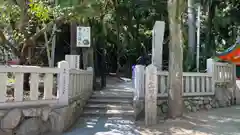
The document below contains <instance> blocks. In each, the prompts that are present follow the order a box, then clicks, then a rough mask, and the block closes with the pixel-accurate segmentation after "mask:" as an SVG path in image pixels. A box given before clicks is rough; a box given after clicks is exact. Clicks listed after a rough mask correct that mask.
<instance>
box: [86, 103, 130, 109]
mask: <svg viewBox="0 0 240 135" xmlns="http://www.w3.org/2000/svg"><path fill="white" fill-rule="evenodd" d="M85 108H89V109H90V108H95V109H122V110H133V106H131V105H128V104H122V105H121V104H87V105H86V106H85Z"/></svg>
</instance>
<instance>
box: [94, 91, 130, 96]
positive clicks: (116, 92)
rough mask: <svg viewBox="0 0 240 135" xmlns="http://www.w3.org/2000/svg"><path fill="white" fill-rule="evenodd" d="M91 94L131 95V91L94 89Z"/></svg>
mask: <svg viewBox="0 0 240 135" xmlns="http://www.w3.org/2000/svg"><path fill="white" fill-rule="evenodd" d="M93 95H98V96H106V95H109V96H120V95H121V96H126V97H133V92H118V91H94V92H93Z"/></svg>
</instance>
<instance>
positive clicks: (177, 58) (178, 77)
mask: <svg viewBox="0 0 240 135" xmlns="http://www.w3.org/2000/svg"><path fill="white" fill-rule="evenodd" d="M184 5H185V3H184V0H168V17H169V23H170V24H169V30H170V44H169V84H168V85H169V89H168V116H169V118H176V117H179V116H182V113H183V100H182V72H183V48H182V44H183V43H182V31H181V27H182V23H181V20H182V19H181V18H182V17H181V16H182V13H183V12H184Z"/></svg>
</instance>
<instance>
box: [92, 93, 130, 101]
mask: <svg viewBox="0 0 240 135" xmlns="http://www.w3.org/2000/svg"><path fill="white" fill-rule="evenodd" d="M91 98H99V99H100V98H108V99H116V98H117V99H129V100H132V99H133V95H127V94H93V95H92V96H91Z"/></svg>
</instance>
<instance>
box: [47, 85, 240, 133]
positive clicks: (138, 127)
mask: <svg viewBox="0 0 240 135" xmlns="http://www.w3.org/2000/svg"><path fill="white" fill-rule="evenodd" d="M112 84H116V82H114V83H112ZM125 84H126V83H125ZM129 86H130V84H128V87H129ZM108 87H111V85H109V86H108ZM112 87H115V86H114V85H113V86H112ZM122 87H123V88H124V87H125V86H124V85H123V86H122ZM125 90H127V89H126V88H125ZM49 135H60V134H57V133H56V134H49ZM63 135H240V106H232V107H228V108H218V109H211V110H209V111H200V112H196V113H188V114H185V115H184V117H183V118H182V119H178V120H167V121H161V120H159V124H157V125H154V126H152V127H145V126H144V122H143V121H137V122H136V123H135V122H134V121H133V119H132V118H130V117H92V118H91V119H89V118H88V119H83V118H81V119H79V120H78V121H77V123H76V124H75V125H74V127H73V128H72V129H71V130H69V131H68V132H66V133H64V134H63Z"/></svg>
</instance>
